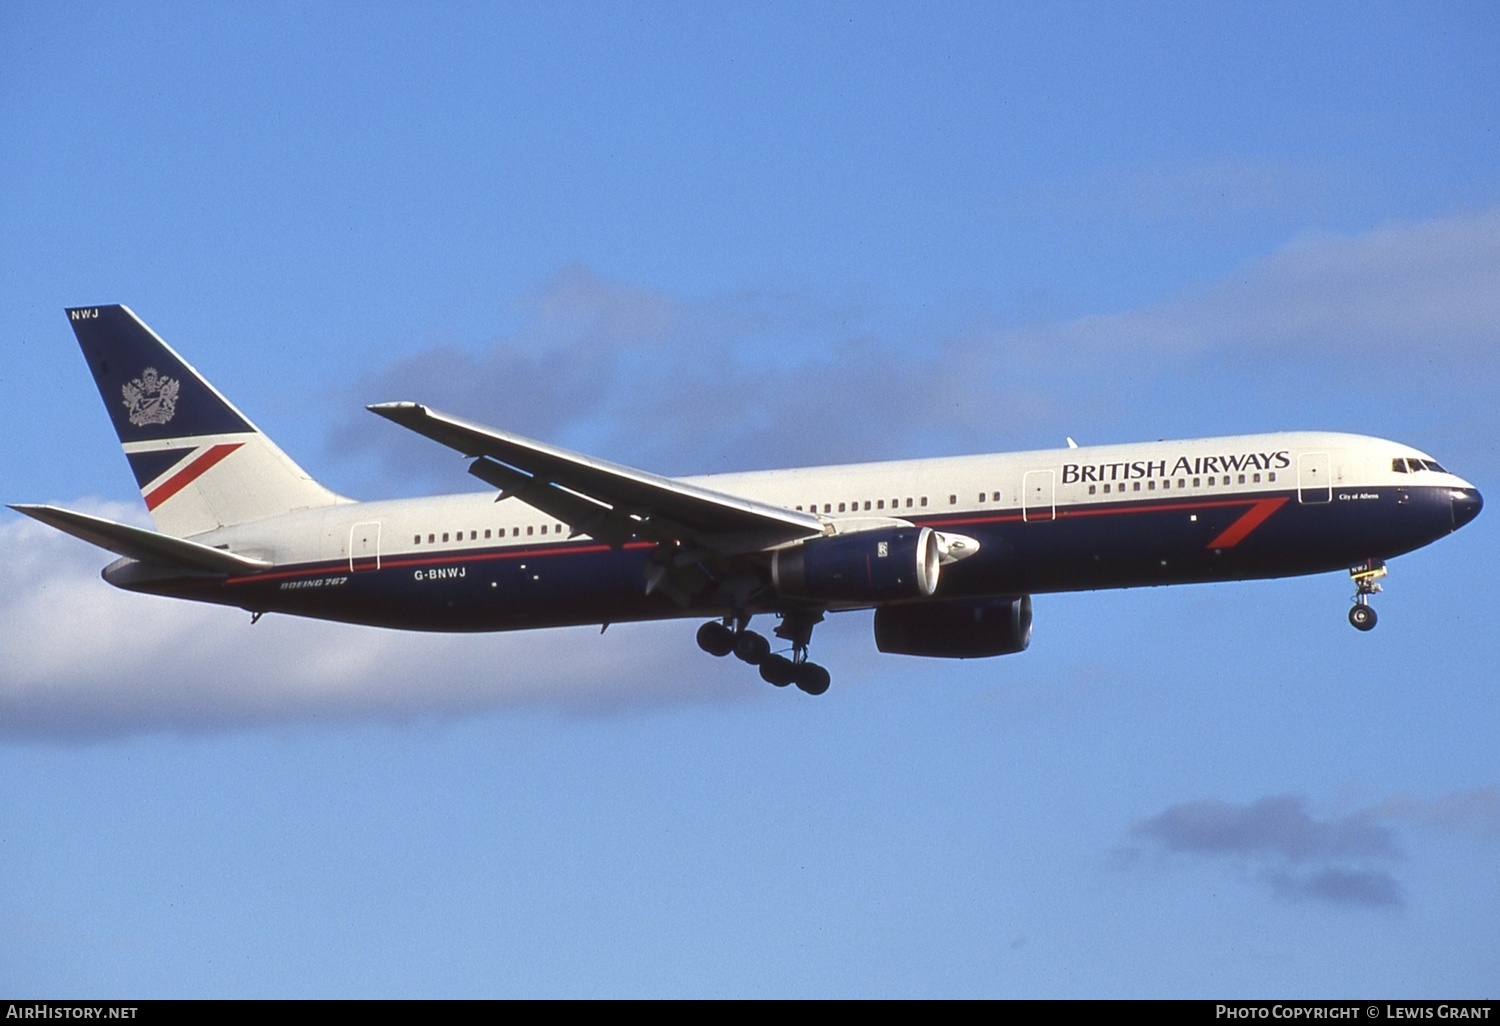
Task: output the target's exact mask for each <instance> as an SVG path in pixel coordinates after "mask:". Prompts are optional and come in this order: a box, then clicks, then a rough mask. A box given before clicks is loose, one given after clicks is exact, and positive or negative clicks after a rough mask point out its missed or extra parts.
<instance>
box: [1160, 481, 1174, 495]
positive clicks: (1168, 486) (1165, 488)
mask: <svg viewBox="0 0 1500 1026" xmlns="http://www.w3.org/2000/svg"><path fill="white" fill-rule="evenodd" d="M1171 489H1172V479H1171V478H1170V477H1169V478H1167V479H1166V480H1165V481H1163V482H1162V483H1161V490H1162V491H1164V492H1166V491H1170V490H1171Z"/></svg>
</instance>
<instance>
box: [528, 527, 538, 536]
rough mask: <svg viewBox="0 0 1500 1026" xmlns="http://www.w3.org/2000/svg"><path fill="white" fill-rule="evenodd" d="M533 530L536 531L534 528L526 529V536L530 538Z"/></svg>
mask: <svg viewBox="0 0 1500 1026" xmlns="http://www.w3.org/2000/svg"><path fill="white" fill-rule="evenodd" d="M535 530H536V528H534V527H528V528H526V536H527V537H528V538H529V537H530V536H531V533H532V532H533V531H535Z"/></svg>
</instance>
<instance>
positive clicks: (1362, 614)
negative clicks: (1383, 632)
mask: <svg viewBox="0 0 1500 1026" xmlns="http://www.w3.org/2000/svg"><path fill="white" fill-rule="evenodd" d="M1375 620H1376V616H1375V610H1374V608H1373V607H1371V606H1365V605H1358V606H1354V607H1353V608H1351V609H1350V610H1349V622H1350V623H1352V624H1353V625H1354V629H1355V630H1360V631H1372V630H1374V629H1375Z"/></svg>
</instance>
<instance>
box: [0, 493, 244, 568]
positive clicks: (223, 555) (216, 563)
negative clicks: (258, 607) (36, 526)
mask: <svg viewBox="0 0 1500 1026" xmlns="http://www.w3.org/2000/svg"><path fill="white" fill-rule="evenodd" d="M11 509H13V510H15V511H16V512H17V513H25V514H26V515H27V516H28V517H31V518H32V519H33V520H40V521H41V522H42V523H44V524H46V525H47V526H48V527H55V528H57V529H58V530H59V531H62V532H63V533H64V534H71V535H72V536H73V537H75V538H81V539H83V540H84V541H86V542H88V543H89V544H90V545H97V546H99V547H100V548H101V549H108V550H109V551H110V552H113V553H115V554H116V555H120V556H126V557H128V558H130V559H139V560H145V561H148V562H152V563H168V564H171V565H173V566H180V567H183V568H184V569H187V570H202V571H206V572H208V573H215V574H243V573H254V572H255V571H257V570H267V569H269V568H270V567H271V564H270V563H267V562H266V561H265V560H261V559H251V558H250V557H249V556H239V555H236V554H234V553H233V552H229V551H226V550H225V549H216V548H213V547H212V546H209V545H203V544H200V543H199V542H195V541H188V540H187V539H185V538H173V537H172V536H171V535H166V534H158V533H157V532H155V531H147V530H144V529H143V528H139V527H131V526H130V525H129V524H118V523H115V522H114V521H113V520H105V519H104V518H103V517H91V516H89V515H88V514H87V513H75V512H73V511H72V510H69V509H62V508H60V507H58V506H25V505H21V506H16V505H13V506H11Z"/></svg>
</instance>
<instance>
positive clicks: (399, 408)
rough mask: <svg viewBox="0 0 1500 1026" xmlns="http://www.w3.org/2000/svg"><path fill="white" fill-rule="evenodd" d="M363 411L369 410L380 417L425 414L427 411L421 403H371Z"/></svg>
mask: <svg viewBox="0 0 1500 1026" xmlns="http://www.w3.org/2000/svg"><path fill="white" fill-rule="evenodd" d="M365 409H367V410H369V411H370V412H371V413H378V414H380V415H381V416H382V417H390V416H392V415H394V414H398V413H417V412H422V413H425V412H426V411H427V407H425V406H423V405H422V404H421V403H411V402H400V403H371V404H370V405H369V406H366V407H365Z"/></svg>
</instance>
